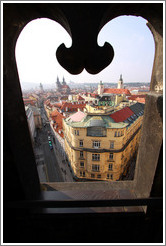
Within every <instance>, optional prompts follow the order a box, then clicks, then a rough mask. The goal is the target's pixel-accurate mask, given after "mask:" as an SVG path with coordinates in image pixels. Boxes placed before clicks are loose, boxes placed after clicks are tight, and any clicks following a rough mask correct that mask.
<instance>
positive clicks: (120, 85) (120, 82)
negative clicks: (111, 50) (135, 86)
mask: <svg viewBox="0 0 166 246" xmlns="http://www.w3.org/2000/svg"><path fill="white" fill-rule="evenodd" d="M117 88H118V89H123V88H124V85H123V79H122V74H121V75H120V79H119V81H118V87H117Z"/></svg>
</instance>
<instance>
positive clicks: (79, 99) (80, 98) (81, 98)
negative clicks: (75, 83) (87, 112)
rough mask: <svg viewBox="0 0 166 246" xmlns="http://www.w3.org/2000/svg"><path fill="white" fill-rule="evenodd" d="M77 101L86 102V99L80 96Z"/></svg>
mask: <svg viewBox="0 0 166 246" xmlns="http://www.w3.org/2000/svg"><path fill="white" fill-rule="evenodd" d="M77 100H78V101H82V100H84V101H85V99H84V98H83V97H82V96H80V95H78V97H77Z"/></svg>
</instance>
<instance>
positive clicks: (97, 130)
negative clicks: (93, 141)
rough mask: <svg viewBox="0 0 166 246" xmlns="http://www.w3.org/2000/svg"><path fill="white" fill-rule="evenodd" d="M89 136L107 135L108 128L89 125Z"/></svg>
mask: <svg viewBox="0 0 166 246" xmlns="http://www.w3.org/2000/svg"><path fill="white" fill-rule="evenodd" d="M87 136H92V137H105V136H106V128H104V127H97V126H96V127H88V128H87Z"/></svg>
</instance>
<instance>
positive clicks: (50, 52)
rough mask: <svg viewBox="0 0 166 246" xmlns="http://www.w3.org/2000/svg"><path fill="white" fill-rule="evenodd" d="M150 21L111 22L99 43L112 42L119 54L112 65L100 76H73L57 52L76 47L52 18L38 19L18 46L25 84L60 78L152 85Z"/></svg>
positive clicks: (126, 19)
mask: <svg viewBox="0 0 166 246" xmlns="http://www.w3.org/2000/svg"><path fill="white" fill-rule="evenodd" d="M146 22H147V21H146V20H145V19H143V18H141V17H135V16H134V17H133V16H121V17H118V18H116V19H114V20H112V21H111V22H109V23H107V24H106V25H105V26H104V27H103V29H102V30H101V31H100V33H99V36H98V44H99V45H100V46H103V44H104V42H105V41H107V42H109V43H110V44H111V45H112V46H113V48H114V52H115V56H114V59H113V61H112V63H111V64H110V65H109V66H108V67H107V68H105V69H104V70H103V71H102V72H100V73H98V74H97V75H91V74H89V73H87V72H86V71H85V70H84V71H83V72H82V73H81V74H79V75H71V74H69V73H68V72H67V71H66V70H65V69H63V68H62V67H61V66H60V64H59V63H58V61H57V59H56V56H55V53H56V49H57V47H58V46H59V45H60V44H61V43H65V45H66V47H70V46H71V44H72V40H71V37H70V36H69V34H68V33H67V32H66V31H65V29H64V28H63V27H62V26H61V25H60V24H58V23H57V22H54V21H52V20H49V19H45V18H42V19H36V20H34V21H31V22H30V23H28V24H27V25H26V26H25V28H24V29H23V31H22V32H21V34H20V36H19V38H18V40H17V45H16V61H17V66H18V72H19V77H20V81H21V82H34V83H40V82H41V83H43V84H46V83H47V84H53V83H54V82H55V81H56V79H57V76H58V77H59V79H60V81H62V78H63V76H64V77H65V80H66V82H67V83H68V82H70V81H73V82H78V83H83V82H90V83H93V82H99V81H100V80H102V81H103V82H117V81H118V80H119V77H120V74H122V76H123V80H124V82H150V78H151V73H152V66H153V60H154V50H155V48H154V40H153V37H152V34H151V32H150V30H149V29H148V27H147V26H146Z"/></svg>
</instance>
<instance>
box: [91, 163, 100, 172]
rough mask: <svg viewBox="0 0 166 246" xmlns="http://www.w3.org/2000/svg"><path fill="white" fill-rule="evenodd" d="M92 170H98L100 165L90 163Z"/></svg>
mask: <svg viewBox="0 0 166 246" xmlns="http://www.w3.org/2000/svg"><path fill="white" fill-rule="evenodd" d="M92 171H93V172H99V171H100V165H96V164H92Z"/></svg>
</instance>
